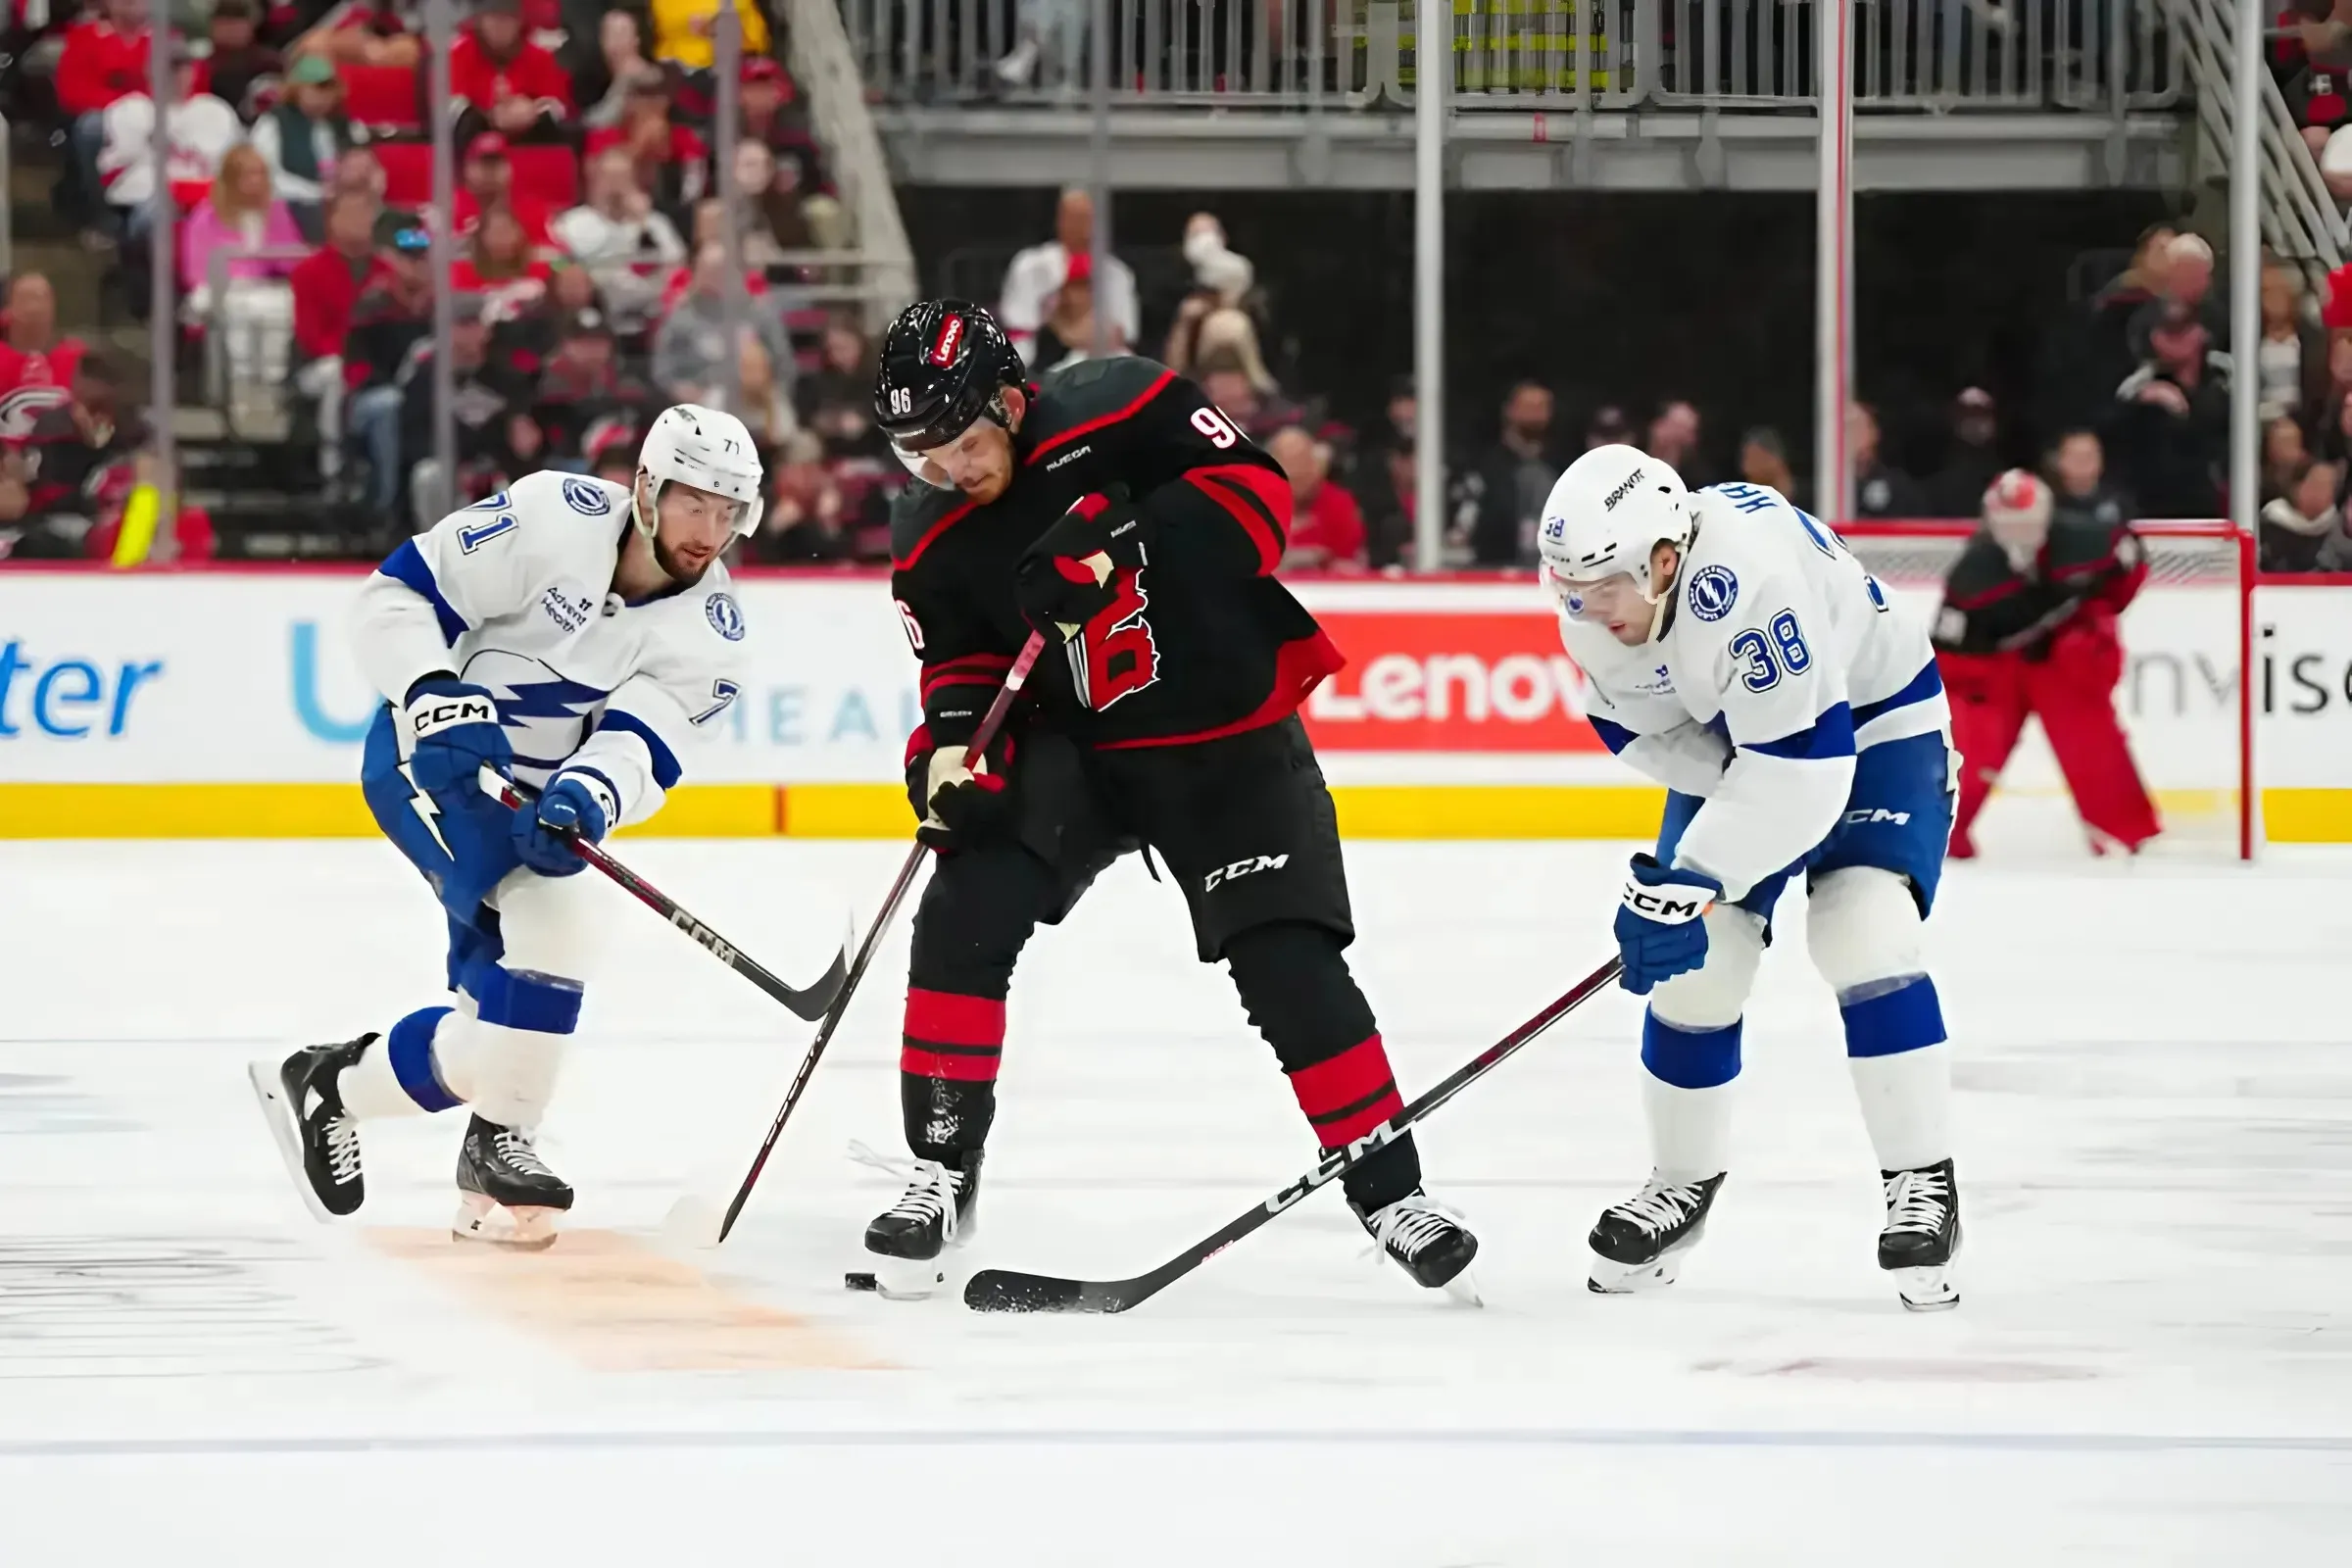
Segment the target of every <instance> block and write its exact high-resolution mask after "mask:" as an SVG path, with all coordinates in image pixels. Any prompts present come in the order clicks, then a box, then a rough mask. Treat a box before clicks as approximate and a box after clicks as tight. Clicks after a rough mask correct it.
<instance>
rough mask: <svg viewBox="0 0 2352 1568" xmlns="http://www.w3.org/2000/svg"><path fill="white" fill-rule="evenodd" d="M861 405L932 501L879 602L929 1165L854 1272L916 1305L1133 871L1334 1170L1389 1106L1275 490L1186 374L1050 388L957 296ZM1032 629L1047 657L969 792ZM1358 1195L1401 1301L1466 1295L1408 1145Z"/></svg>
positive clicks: (911, 323) (920, 1143)
mask: <svg viewBox="0 0 2352 1568" xmlns="http://www.w3.org/2000/svg"><path fill="white" fill-rule="evenodd" d="M874 412H875V417H876V420H877V422H878V423H879V424H880V425H881V427H882V429H883V430H884V431H885V432H886V433H887V434H888V435H889V437H890V438H891V441H892V444H893V447H894V449H895V450H896V451H897V453H898V455H899V457H900V459H901V461H903V462H904V463H905V464H906V465H907V467H908V468H909V469H911V470H912V471H913V472H914V473H915V474H916V476H917V477H918V478H920V479H921V480H922V481H924V482H923V483H921V484H918V485H915V486H912V487H910V488H909V489H908V491H907V494H906V495H905V496H904V497H902V498H901V500H900V503H899V506H898V509H897V511H896V513H895V515H894V517H893V522H892V535H893V537H892V555H893V565H894V570H893V573H892V576H891V592H892V593H893V595H894V596H895V597H896V599H897V601H898V609H899V613H900V615H901V616H902V617H903V619H904V620H905V622H906V627H907V638H908V640H909V641H910V642H911V643H912V644H913V645H914V651H915V654H916V655H917V657H919V658H920V659H921V661H922V665H923V670H922V696H923V723H922V726H921V727H920V728H919V729H917V730H916V731H915V733H914V735H913V737H912V739H911V740H910V741H909V742H908V745H907V794H908V798H909V800H910V801H911V803H912V805H913V808H914V811H915V814H916V816H917V818H918V819H919V822H920V826H919V828H918V834H919V836H920V837H921V838H922V839H923V840H924V841H925V842H927V843H929V844H931V845H932V846H933V847H934V848H935V849H937V850H938V851H939V852H940V853H939V856H938V859H937V864H936V865H935V866H934V867H933V871H932V876H931V882H930V885H929V886H928V887H927V888H926V889H925V890H924V893H923V899H922V905H921V907H920V909H919V910H918V912H917V913H916V915H915V921H914V945H913V956H912V959H911V962H910V964H909V969H910V972H909V975H908V979H907V1018H906V1038H905V1051H904V1054H903V1055H902V1056H901V1059H900V1086H901V1093H902V1100H903V1107H904V1110H905V1115H906V1130H907V1147H908V1149H909V1150H910V1151H911V1152H913V1155H914V1169H913V1172H912V1176H911V1180H910V1183H909V1185H908V1187H907V1193H906V1196H905V1197H904V1198H902V1199H901V1200H900V1201H898V1202H897V1203H896V1204H894V1205H893V1206H892V1207H891V1208H890V1209H889V1210H888V1211H887V1212H885V1213H884V1214H883V1215H881V1217H879V1218H878V1219H876V1220H875V1221H874V1222H873V1224H872V1225H871V1226H870V1227H869V1228H868V1229H867V1231H866V1248H867V1250H868V1251H869V1252H870V1253H872V1254H873V1256H874V1262H875V1273H876V1276H877V1278H878V1280H879V1281H880V1283H881V1286H882V1289H883V1290H884V1292H885V1294H891V1295H918V1294H927V1293H928V1292H929V1291H930V1290H931V1289H933V1288H934V1287H936V1286H937V1285H939V1284H940V1283H941V1282H943V1281H944V1279H945V1277H946V1275H945V1259H944V1253H945V1250H946V1248H947V1247H949V1246H950V1245H952V1244H954V1243H955V1242H956V1240H957V1239H958V1237H959V1235H960V1234H961V1233H962V1232H963V1231H965V1230H966V1229H968V1227H969V1226H970V1224H971V1222H972V1204H973V1201H974V1199H975V1197H976V1196H977V1193H978V1187H979V1179H980V1163H981V1153H982V1150H983V1147H984V1145H985V1144H986V1142H987V1139H988V1131H989V1124H990V1122H991V1121H992V1120H993V1119H994V1117H995V1114H996V1079H997V1064H998V1059H999V1056H1000V1054H1001V1053H1002V1050H1003V1048H1004V1043H1005V996H1006V994H1007V992H1008V991H1009V989H1010V986H1011V982H1012V971H1013V965H1014V962H1015V960H1017V959H1018V957H1019V956H1020V952H1021V948H1022V946H1023V945H1024V944H1025V943H1026V942H1027V941H1028V939H1029V936H1030V933H1031V932H1032V931H1034V930H1035V929H1036V928H1037V926H1038V925H1039V924H1041V923H1043V924H1048V925H1052V924H1057V923H1059V922H1060V920H1061V919H1062V917H1063V916H1065V915H1066V914H1068V913H1069V911H1070V909H1071V908H1072V907H1073V906H1075V905H1076V903H1077V902H1078V899H1079V897H1080V895H1081V894H1083V893H1084V892H1085V890H1086V888H1087V886H1088V884H1089V883H1091V882H1092V881H1093V880H1094V878H1095V877H1096V876H1097V875H1099V874H1100V873H1101V872H1102V871H1103V869H1104V868H1105V867H1106V866H1108V865H1109V864H1110V863H1111V862H1112V861H1113V860H1115V859H1117V858H1119V857H1120V856H1122V855H1125V854H1127V853H1129V852H1131V851H1137V850H1143V851H1145V852H1146V854H1147V855H1150V854H1153V853H1155V854H1156V855H1157V856H1158V857H1159V858H1160V860H1161V861H1163V862H1164V863H1165V864H1166V866H1167V869H1168V872H1169V874H1170V875H1171V876H1172V877H1174V879H1175V880H1176V882H1177V883H1178V885H1179V886H1181V887H1182V888H1183V890H1184V896H1185V901H1186V903H1187V904H1188V905H1189V906H1190V907H1191V910H1192V920H1193V934H1194V938H1195V941H1196V944H1197V948H1198V951H1199V954H1200V956H1201V961H1202V962H1204V963H1214V962H1217V961H1219V960H1222V961H1223V962H1224V963H1225V964H1226V965H1227V966H1228V968H1229V969H1230V970H1231V971H1232V974H1233V981H1234V986H1235V988H1236V990H1238V991H1239V992H1240V994H1241V1000H1242V1005H1243V1006H1244V1007H1245V1008H1246V1009H1247V1010H1248V1012H1249V1015H1250V1021H1251V1022H1252V1023H1254V1024H1255V1025H1256V1026H1257V1029H1258V1031H1259V1033H1261V1034H1262V1035H1264V1036H1265V1038H1266V1041H1267V1043H1268V1044H1270V1045H1271V1046H1272V1047H1273V1048H1274V1054H1275V1056H1276V1058H1277V1059H1278V1060H1279V1061H1280V1062H1281V1064H1282V1068H1283V1070H1284V1071H1285V1072H1286V1073H1287V1074H1289V1076H1290V1080H1291V1087H1292V1089H1293V1091H1294V1092H1295V1093H1296V1095H1297V1097H1298V1101H1299V1109H1300V1110H1301V1111H1303V1112H1304V1113H1305V1115H1306V1118H1307V1121H1308V1123H1309V1124H1310V1125H1311V1126H1312V1128H1313V1130H1314V1133H1315V1136H1316V1139H1317V1140H1318V1142H1319V1143H1320V1145H1321V1146H1322V1147H1323V1148H1325V1149H1333V1148H1338V1147H1341V1146H1343V1145H1346V1144H1348V1143H1351V1142H1353V1141H1354V1140H1356V1139H1359V1138H1361V1137H1363V1136H1364V1135H1365V1134H1367V1133H1369V1132H1370V1131H1371V1130H1372V1129H1373V1128H1375V1127H1377V1126H1378V1125H1380V1123H1381V1122H1383V1121H1385V1120H1386V1119H1388V1118H1389V1117H1390V1116H1392V1115H1394V1114H1396V1113H1397V1111H1398V1110H1400V1109H1402V1108H1403V1101H1402V1099H1401V1098H1400V1097H1399V1096H1398V1094H1397V1083H1396V1079H1395V1076H1394V1075H1393V1074H1392V1072H1391V1071H1390V1067H1389V1059H1388V1054H1387V1052H1386V1051H1385V1050H1384V1049H1383V1048H1382V1045H1381V1039H1380V1031H1379V1029H1378V1027H1377V1026H1376V1025H1375V1024H1374V1022H1373V1018H1372V1009H1371V1007H1370V1006H1369V1005H1367V1004H1366V1002H1365V1001H1364V997H1363V994H1362V992H1360V991H1359V990H1357V988H1356V985H1355V981H1354V979H1353V977H1352V976H1350V975H1349V973H1348V963H1347V959H1346V957H1345V956H1344V950H1345V949H1346V948H1347V946H1348V943H1349V942H1350V941H1351V940H1353V938H1354V935H1355V928H1354V923H1353V919H1352V917H1351V915H1350V912H1349V909H1348V880H1347V873H1346V870H1345V868H1344V866H1343V865H1342V863H1341V856H1340V838H1339V824H1338V820H1337V818H1336V816H1335V814H1334V812H1333V809H1332V802H1331V795H1330V792H1329V791H1328V790H1327V789H1326V788H1325V787H1324V782H1323V774H1322V770H1321V768H1320V767H1319V766H1318V765H1317V763H1316V761H1315V755H1314V751H1313V748H1312V747H1310V746H1309V745H1308V743H1307V739H1306V732H1305V728H1304V726H1303V724H1302V723H1301V722H1300V720H1299V716H1298V708H1299V704H1300V703H1301V702H1303V701H1304V700H1305V698H1306V695H1307V693H1308V692H1310V691H1312V690H1313V689H1314V686H1315V684H1316V682H1318V681H1320V680H1322V679H1323V678H1324V677H1325V676H1326V675H1329V674H1330V673H1331V672H1332V671H1334V670H1336V669H1338V668H1339V667H1340V664H1341V662H1342V661H1341V658H1340V655H1339V652H1338V650H1337V649H1335V648H1334V647H1333V646H1332V644H1331V641H1330V639H1329V638H1327V637H1325V636H1324V634H1323V632H1322V630H1321V628H1319V627H1318V626H1317V625H1316V624H1315V621H1314V617H1312V616H1311V615H1309V614H1308V613H1306V612H1305V610H1303V609H1302V608H1300V606H1299V602H1298V601H1297V600H1296V599H1293V598H1292V597H1291V595H1290V592H1289V590H1287V589H1285V588H1284V587H1283V586H1282V585H1281V584H1280V583H1278V582H1276V581H1275V580H1274V575H1273V573H1274V568H1275V566H1276V565H1277V564H1279V563H1280V562H1281V560H1282V554H1283V546H1284V538H1285V530H1286V528H1287V526H1288V524H1289V521H1290V515H1291V489H1290V484H1289V481H1288V480H1287V479H1285V478H1284V476H1283V473H1282V470H1281V469H1280V468H1279V467H1277V466H1275V465H1274V463H1273V461H1272V460H1271V459H1270V458H1268V457H1267V456H1266V454H1265V453H1263V452H1261V451H1260V450H1258V448H1257V447H1256V446H1255V445H1254V444H1252V443H1251V442H1250V439H1249V438H1248V437H1247V436H1245V435H1243V434H1242V432H1241V431H1240V430H1239V429H1237V428H1236V427H1235V425H1234V423H1233V421H1232V420H1230V419H1228V418H1227V417H1225V416H1224V415H1223V414H1221V413H1220V412H1218V410H1217V408H1216V407H1215V405H1213V404H1211V403H1210V402H1209V401H1208V400H1207V399H1206V398H1204V397H1203V396H1202V395H1201V389H1200V388H1199V387H1197V386H1195V385H1194V384H1193V383H1192V382H1191V381H1189V380H1187V379H1185V378H1184V377H1183V376H1180V375H1178V374H1177V373H1176V372H1175V371H1173V370H1170V369H1168V368H1165V367H1163V366H1160V365H1156V364H1154V363H1152V361H1150V360H1143V359H1130V358H1118V359H1107V360H1093V361H1088V362H1085V363H1082V364H1079V365H1076V366H1073V367H1070V368H1064V369H1059V370H1055V371H1054V372H1053V373H1051V374H1048V375H1045V376H1042V377H1040V378H1038V379H1037V380H1035V381H1032V380H1030V379H1028V378H1027V376H1026V375H1025V374H1024V372H1023V369H1022V366H1021V361H1020V356H1019V354H1018V353H1017V352H1016V351H1015V350H1014V349H1013V348H1012V346H1011V344H1010V343H1009V342H1008V341H1007V340H1006V339H1005V333H1004V331H1003V329H1002V328H1000V327H999V326H998V324H997V322H996V320H995V319H993V318H992V317H990V315H989V314H988V312H986V311H985V310H982V309H980V308H979V307H977V306H974V305H967V304H963V303H961V302H959V301H955V300H931V301H925V302H924V303H922V304H919V305H915V306H913V307H911V308H909V309H908V310H907V312H906V313H905V314H903V315H902V316H901V317H900V318H899V319H898V320H897V322H896V323H895V324H894V325H893V326H892V327H891V329H890V333H889V336H888V337H887V338H886V339H885V341H884V344H883V349H882V359H881V368H880V370H879V372H878V373H877V375H876V378H875V383H874ZM1032 630H1035V631H1038V632H1040V633H1042V634H1043V636H1044V637H1045V639H1046V642H1047V645H1048V647H1049V649H1050V650H1058V653H1057V654H1056V653H1053V652H1049V654H1048V655H1047V656H1046V657H1045V658H1043V659H1041V660H1040V661H1039V662H1038V664H1037V669H1036V672H1035V674H1034V675H1033V676H1032V677H1031V680H1030V685H1029V691H1030V694H1031V701H1030V704H1029V706H1028V707H1027V708H1026V709H1025V710H1023V711H1018V712H1016V715H1015V717H1014V719H1013V721H1012V722H1010V723H1008V724H1006V725H1005V730H1004V732H1003V734H1002V736H1001V737H1000V738H999V739H998V740H997V741H996V742H994V743H993V744H992V745H991V747H990V748H989V752H988V755H987V756H986V758H985V759H983V760H981V761H980V762H979V764H978V765H977V766H975V767H973V768H971V769H968V770H967V769H966V768H965V767H964V765H963V760H964V751H965V744H966V743H967V742H968V741H969V739H970V738H971V736H972V734H973V732H974V730H975V729H976V728H977V727H978V725H979V722H980V718H981V715H982V714H983V713H984V712H985V711H986V710H987V708H988V706H989V702H990V700H991V698H992V697H994V695H995V694H996V691H997V690H998V688H999V687H1000V686H1002V684H1003V683H1004V680H1005V672H1006V670H1007V669H1009V668H1010V666H1011V664H1012V662H1013V658H1014V656H1015V655H1016V654H1017V653H1018V651H1019V650H1020V648H1021V647H1022V645H1023V643H1024V642H1026V641H1027V639H1028V637H1029V635H1030V633H1031V632H1032ZM1346 1185H1347V1191H1348V1201H1349V1203H1350V1205H1351V1206H1352V1207H1353V1208H1354V1210H1355V1212H1356V1214H1357V1216H1358V1217H1359V1218H1360V1219H1361V1220H1362V1221H1363V1223H1364V1226H1365V1228H1366V1229H1367V1230H1368V1231H1370V1232H1371V1233H1372V1235H1373V1236H1374V1237H1375V1238H1376V1239H1377V1240H1378V1241H1379V1243H1380V1244H1381V1246H1382V1247H1383V1248H1384V1249H1385V1250H1386V1251H1387V1253H1388V1255H1389V1256H1390V1257H1392V1258H1394V1259H1395V1260H1396V1261H1397V1262H1398V1263H1399V1264H1401V1265H1402V1266H1403V1267H1404V1269H1405V1270H1406V1272H1408V1273H1409V1274H1411V1275H1412V1276H1413V1278H1414V1279H1416V1280H1417V1281H1419V1282H1420V1283H1421V1284H1423V1285H1428V1286H1449V1285H1450V1286H1453V1287H1454V1288H1455V1289H1456V1290H1457V1291H1466V1290H1467V1289H1468V1288H1469V1281H1468V1276H1467V1275H1465V1274H1464V1273H1463V1270H1464V1269H1465V1267H1466V1266H1467V1265H1468V1264H1469V1262H1470V1259H1471V1257H1472V1255H1473V1254H1474V1253H1475V1252H1476V1251H1477V1250H1478V1243H1477V1240H1476V1239H1475V1238H1474V1237H1473V1236H1472V1235H1471V1234H1470V1232H1469V1231H1468V1230H1467V1229H1465V1228H1464V1227H1463V1226H1462V1224H1461V1222H1460V1220H1459V1218H1458V1217H1457V1216H1455V1215H1453V1214H1452V1213H1450V1212H1449V1211H1448V1210H1446V1209H1445V1208H1442V1207H1440V1206H1439V1205H1438V1204H1436V1203H1434V1202H1432V1201H1430V1200H1429V1199H1428V1198H1427V1197H1426V1196H1424V1195H1423V1193H1422V1191H1421V1170H1420V1157H1419V1155H1418V1153H1417V1152H1416V1151H1415V1149H1414V1147H1413V1144H1412V1140H1411V1138H1410V1137H1409V1135H1408V1136H1406V1137H1404V1138H1400V1139H1398V1140H1397V1142H1396V1143H1395V1144H1393V1145H1391V1146H1390V1147H1389V1148H1387V1149H1385V1150H1383V1151H1382V1152H1379V1153H1378V1154H1376V1155H1374V1156H1373V1157H1371V1158H1369V1159H1366V1160H1365V1161H1363V1163H1362V1164H1360V1165H1359V1166H1357V1167H1356V1168H1355V1169H1354V1170H1352V1171H1351V1172H1349V1174H1348V1177H1347V1179H1346Z"/></svg>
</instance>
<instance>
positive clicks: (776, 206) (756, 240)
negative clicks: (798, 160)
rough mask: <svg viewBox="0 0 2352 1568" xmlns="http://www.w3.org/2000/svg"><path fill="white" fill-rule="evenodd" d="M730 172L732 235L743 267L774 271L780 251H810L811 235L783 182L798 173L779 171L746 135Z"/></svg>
mask: <svg viewBox="0 0 2352 1568" xmlns="http://www.w3.org/2000/svg"><path fill="white" fill-rule="evenodd" d="M733 172H734V175H735V182H734V187H733V188H734V193H735V231H736V234H737V235H738V237H739V238H740V239H741V240H742V243H743V263H744V265H745V266H746V267H758V268H768V267H774V266H776V265H778V263H779V262H780V261H781V259H782V257H783V254H784V253H785V252H786V251H806V250H813V249H815V248H816V245H817V239H816V235H815V233H814V232H813V231H812V230H811V229H810V228H809V220H808V218H807V217H806V216H804V215H803V213H802V212H801V204H800V202H799V200H798V199H797V198H796V193H795V191H794V190H793V188H792V185H791V184H790V183H789V182H790V181H793V180H797V179H798V178H799V175H798V174H797V173H795V172H792V171H790V170H787V169H782V168H779V167H778V166H777V164H776V156H775V154H773V153H771V152H769V151H768V150H767V144H766V143H765V142H759V141H754V140H752V139H751V138H750V137H748V136H747V137H745V138H744V139H743V140H741V141H739V142H737V143H736V144H735V161H734V170H733Z"/></svg>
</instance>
